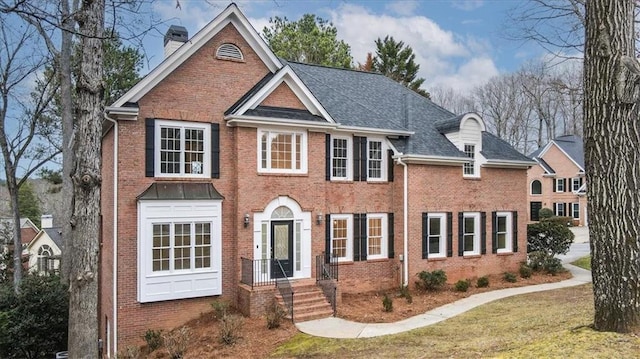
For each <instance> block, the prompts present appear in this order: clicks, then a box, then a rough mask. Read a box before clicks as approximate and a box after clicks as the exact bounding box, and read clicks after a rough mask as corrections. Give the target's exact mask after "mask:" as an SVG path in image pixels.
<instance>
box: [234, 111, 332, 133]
mask: <svg viewBox="0 0 640 359" xmlns="http://www.w3.org/2000/svg"><path fill="white" fill-rule="evenodd" d="M224 119H225V120H226V121H227V126H229V127H264V126H279V127H296V128H300V127H304V128H306V129H308V130H318V132H324V131H329V130H333V129H335V127H336V125H335V124H332V123H328V122H313V121H304V120H292V119H289V118H272V117H269V118H267V117H259V116H244V115H243V116H240V115H228V116H225V118H224Z"/></svg>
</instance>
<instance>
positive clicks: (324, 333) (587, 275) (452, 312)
mask: <svg viewBox="0 0 640 359" xmlns="http://www.w3.org/2000/svg"><path fill="white" fill-rule="evenodd" d="M578 228H579V227H578ZM574 233H575V232H574ZM585 233H586V235H587V237H586V241H585V238H584V234H585ZM579 234H580V237H579V236H578V234H576V240H575V241H574V244H572V246H571V249H570V250H569V253H568V254H567V255H565V256H561V259H562V260H563V263H564V266H565V268H567V269H568V270H569V271H570V272H571V273H572V274H573V278H571V279H567V280H564V281H561V282H556V283H546V284H539V285H532V286H527V287H518V288H507V289H500V290H494V291H491V292H484V293H480V294H474V295H472V296H470V297H467V298H464V299H460V300H458V301H456V302H453V303H450V304H447V305H444V306H442V307H439V308H435V309H433V310H430V311H428V312H426V313H424V314H420V315H416V316H414V317H411V318H407V319H404V320H401V321H399V322H395V323H358V322H352V321H349V320H345V319H341V318H333V317H331V318H324V319H318V320H311V321H308V322H301V323H296V327H297V328H298V330H300V331H301V332H303V333H306V334H309V335H313V336H317V337H324V338H339V339H344V338H370V337H378V336H382V335H389V334H397V333H402V332H406V331H409V330H413V329H417V328H422V327H426V326H428V325H432V324H436V323H439V322H441V321H443V320H446V319H449V318H451V317H454V316H456V315H459V314H462V313H464V312H466V311H468V310H471V309H473V308H476V307H478V306H481V305H483V304H487V303H489V302H493V301H495V300H498V299H502V298H507V297H511V296H514V295H520V294H527V293H534V292H541V291H545V290H553V289H560V288H567V287H573V286H577V285H581V284H585V283H590V282H591V272H589V271H587V270H584V269H582V268H578V267H576V266H573V265H571V264H568V263H570V262H572V261H574V260H575V259H577V258H580V257H582V256H584V255H588V254H589V239H588V231H585V230H584V229H581V230H580V233H579ZM585 248H586V254H585V253H584V249H585Z"/></svg>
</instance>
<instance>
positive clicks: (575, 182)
mask: <svg viewBox="0 0 640 359" xmlns="http://www.w3.org/2000/svg"><path fill="white" fill-rule="evenodd" d="M580 187H582V179H581V178H580V177H574V178H572V179H571V190H572V191H573V192H578V191H579V190H580Z"/></svg>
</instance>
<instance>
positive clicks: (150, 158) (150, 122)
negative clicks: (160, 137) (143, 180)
mask: <svg viewBox="0 0 640 359" xmlns="http://www.w3.org/2000/svg"><path fill="white" fill-rule="evenodd" d="M155 121H156V120H155V119H153V118H147V119H145V121H144V125H145V134H144V139H145V144H144V167H145V177H154V176H155V168H154V162H155V161H154V156H155V148H154V145H155V140H156V139H155V129H156V123H155Z"/></svg>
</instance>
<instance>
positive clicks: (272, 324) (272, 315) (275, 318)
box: [266, 300, 287, 329]
mask: <svg viewBox="0 0 640 359" xmlns="http://www.w3.org/2000/svg"><path fill="white" fill-rule="evenodd" d="M286 315H287V312H286V311H285V310H284V309H283V308H282V307H281V306H280V304H278V302H277V301H275V300H274V301H273V302H271V305H269V306H268V307H267V314H266V318H267V328H268V329H275V328H280V323H282V319H284V318H285V316H286Z"/></svg>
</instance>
